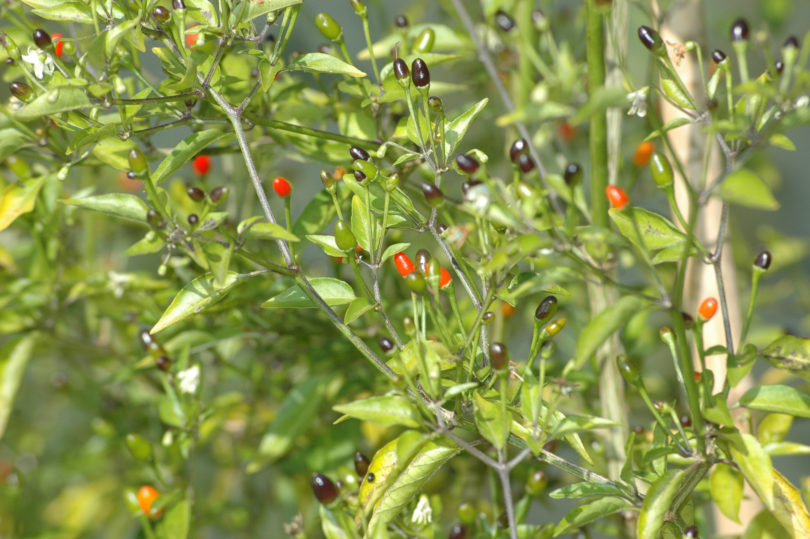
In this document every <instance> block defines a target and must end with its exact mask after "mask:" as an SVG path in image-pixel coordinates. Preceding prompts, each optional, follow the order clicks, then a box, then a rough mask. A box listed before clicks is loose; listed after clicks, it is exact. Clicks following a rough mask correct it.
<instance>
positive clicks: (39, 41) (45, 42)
mask: <svg viewBox="0 0 810 539" xmlns="http://www.w3.org/2000/svg"><path fill="white" fill-rule="evenodd" d="M34 44H35V45H36V46H37V47H39V48H40V49H46V48H48V47H50V46H51V45H52V44H53V42H52V41H51V36H50V34H48V32H46V31H45V30H43V29H42V28H37V29H36V30H34Z"/></svg>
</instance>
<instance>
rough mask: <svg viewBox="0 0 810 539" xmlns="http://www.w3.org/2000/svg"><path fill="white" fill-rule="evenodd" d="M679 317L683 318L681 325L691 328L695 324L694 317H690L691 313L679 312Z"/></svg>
mask: <svg viewBox="0 0 810 539" xmlns="http://www.w3.org/2000/svg"><path fill="white" fill-rule="evenodd" d="M681 318H682V319H683V326H684V327H685V328H686V329H692V326H694V325H695V319H694V318H692V315H691V314H689V313H686V312H681Z"/></svg>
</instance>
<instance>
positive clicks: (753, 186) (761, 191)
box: [717, 168, 779, 210]
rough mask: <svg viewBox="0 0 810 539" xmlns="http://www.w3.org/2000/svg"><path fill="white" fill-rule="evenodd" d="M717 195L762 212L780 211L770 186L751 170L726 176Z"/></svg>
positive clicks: (743, 169)
mask: <svg viewBox="0 0 810 539" xmlns="http://www.w3.org/2000/svg"><path fill="white" fill-rule="evenodd" d="M717 194H718V195H719V196H720V198H722V199H723V200H725V201H727V202H731V203H732V204H738V205H740V206H747V207H749V208H757V209H760V210H778V209H779V202H777V201H776V199H775V198H774V197H773V195H772V194H771V190H770V188H769V187H768V185H767V184H766V183H765V182H764V181H763V180H762V178H760V177H759V176H757V175H756V174H755V173H754V172H752V171H751V170H749V169H746V168H741V169H739V170H736V171H734V172H732V173H731V174H729V175H728V176H726V178H725V179H724V180H723V183H721V184H720V187H718V188H717Z"/></svg>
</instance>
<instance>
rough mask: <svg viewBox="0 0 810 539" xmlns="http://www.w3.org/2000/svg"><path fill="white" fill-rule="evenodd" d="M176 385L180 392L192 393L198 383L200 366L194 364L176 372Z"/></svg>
mask: <svg viewBox="0 0 810 539" xmlns="http://www.w3.org/2000/svg"><path fill="white" fill-rule="evenodd" d="M177 381H178V387H179V388H180V393H189V394H191V393H194V392H195V391H197V386H199V385H200V366H199V365H194V366H193V367H189V368H188V369H186V370H184V371H180V372H178V373H177Z"/></svg>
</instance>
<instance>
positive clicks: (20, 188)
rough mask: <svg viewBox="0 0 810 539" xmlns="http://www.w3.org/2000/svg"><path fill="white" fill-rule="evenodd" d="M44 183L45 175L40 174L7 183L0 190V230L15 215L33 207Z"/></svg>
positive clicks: (15, 216) (3, 228)
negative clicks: (30, 178) (24, 179)
mask: <svg viewBox="0 0 810 539" xmlns="http://www.w3.org/2000/svg"><path fill="white" fill-rule="evenodd" d="M44 183H45V176H40V177H38V178H34V179H32V180H26V181H23V182H18V183H12V184H9V185H7V186H6V187H5V188H4V189H3V190H2V191H0V230H5V229H6V228H8V227H9V225H11V223H13V222H14V220H15V219H17V217H19V216H20V215H22V214H24V213H28V212H30V211H31V210H33V209H34V204H35V202H36V200H37V195H38V194H39V190H40V189H42V185H43V184H44Z"/></svg>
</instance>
